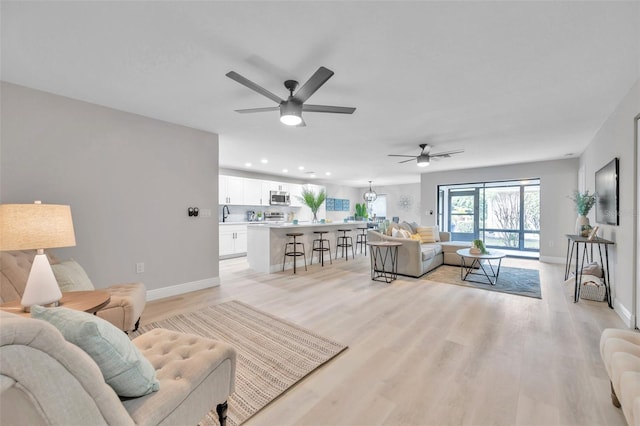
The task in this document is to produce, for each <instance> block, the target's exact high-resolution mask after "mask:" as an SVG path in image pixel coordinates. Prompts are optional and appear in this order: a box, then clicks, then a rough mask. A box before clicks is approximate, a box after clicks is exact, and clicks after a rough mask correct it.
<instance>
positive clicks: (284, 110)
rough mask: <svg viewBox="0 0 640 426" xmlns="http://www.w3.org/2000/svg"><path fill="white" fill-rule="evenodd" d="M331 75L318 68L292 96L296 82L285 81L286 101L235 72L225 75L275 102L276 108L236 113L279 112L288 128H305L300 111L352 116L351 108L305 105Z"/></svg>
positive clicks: (281, 119) (352, 110)
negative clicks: (287, 93) (287, 92)
mask: <svg viewBox="0 0 640 426" xmlns="http://www.w3.org/2000/svg"><path fill="white" fill-rule="evenodd" d="M332 75H333V71H331V70H330V69H328V68H325V67H320V68H318V70H317V71H316V72H315V73H314V74H313V75H312V76H311V78H310V79H309V80H307V82H306V83H305V84H303V85H302V87H301V88H300V90H298V91H297V92H296V94H295V95H294V94H293V92H294V91H295V90H296V88H297V87H298V82H297V81H295V80H287V81H285V82H284V87H286V88H287V90H288V91H289V97H288V98H287V100H284V99H281V98H280V97H279V96H278V95H274V94H273V93H271V92H270V91H268V90H267V89H265V88H263V87H261V86H258V85H257V84H256V83H254V82H252V81H251V80H248V79H246V78H245V77H243V76H241V75H240V74H238V73H237V72H235V71H230V72H228V73H227V74H226V76H227V77H229V78H230V79H232V80H235V81H237V82H238V83H240V84H242V85H243V86H247V87H248V88H249V89H251V90H253V91H256V92H258V93H260V94H261V95H263V96H266V97H267V98H269V99H271V100H272V101H274V102H276V103H277V104H278V106H274V107H266V108H249V109H237V110H236V112H239V113H241V114H245V113H251V112H266V111H278V110H280V121H281V122H282V123H284V124H286V125H288V126H305V123H304V120H303V119H302V111H305V112H328V113H333V114H353V112H354V111H355V110H356V109H355V108H351V107H340V106H330V105H309V104H305V102H306V101H307V99H309V98H310V97H311V95H313V94H314V93H315V92H316V90H318V89H319V88H320V87H321V86H322V85H323V84H324V83H326V82H327V80H329V79H330V78H331V76H332Z"/></svg>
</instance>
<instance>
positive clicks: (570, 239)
mask: <svg viewBox="0 0 640 426" xmlns="http://www.w3.org/2000/svg"><path fill="white" fill-rule="evenodd" d="M566 237H567V259H566V263H565V269H564V279H565V280H567V279H568V278H569V273H570V271H571V258H572V257H573V253H574V252H575V253H576V257H575V261H576V270H575V278H576V279H575V288H574V299H573V302H574V303H578V300H579V299H580V286H581V285H582V268H583V267H584V262H585V260H586V261H590V262H593V246H594V245H597V246H598V253H599V255H600V265H601V266H602V281H603V284H604V288H605V290H606V298H607V304H608V305H609V307H610V308H611V309H613V304H612V302H611V285H610V282H609V245H613V244H615V243H614V242H613V241H609V240H605V239H604V238H598V237H594V238H592V239H591V240H590V239H589V238H587V237H583V236H581V235H572V234H566ZM580 244H582V261H580V260H579V253H580ZM587 246H590V247H589V248H590V249H591V250H587ZM602 246H604V262H603V261H602ZM589 252H590V255H589Z"/></svg>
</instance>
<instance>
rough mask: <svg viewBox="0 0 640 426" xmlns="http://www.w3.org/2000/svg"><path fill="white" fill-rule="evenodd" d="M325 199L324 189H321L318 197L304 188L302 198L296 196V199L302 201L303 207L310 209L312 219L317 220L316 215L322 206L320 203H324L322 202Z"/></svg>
mask: <svg viewBox="0 0 640 426" xmlns="http://www.w3.org/2000/svg"><path fill="white" fill-rule="evenodd" d="M326 198H327V194H326V193H325V192H324V189H321V190H320V192H319V193H318V195H316V193H315V192H313V191H311V190H309V189H306V188H304V189H303V190H302V196H298V199H299V200H300V201H302V203H303V204H304V205H305V206H307V207H309V208H310V209H311V212H312V213H313V217H314V219H317V218H316V214H317V213H318V210H319V209H320V206H322V203H324V200H325V199H326Z"/></svg>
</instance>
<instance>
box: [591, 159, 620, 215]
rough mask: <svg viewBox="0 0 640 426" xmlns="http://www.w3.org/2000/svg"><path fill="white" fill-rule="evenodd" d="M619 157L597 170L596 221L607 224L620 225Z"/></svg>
mask: <svg viewBox="0 0 640 426" xmlns="http://www.w3.org/2000/svg"><path fill="white" fill-rule="evenodd" d="M619 167H620V166H619V161H618V158H617V157H616V158H614V159H613V160H611V161H609V163H607V165H606V166H604V167H603V168H601V169H600V170H598V171H597V172H596V194H597V196H598V197H597V198H598V201H597V203H596V222H598V223H603V224H606V225H619V224H620V220H619V217H618V206H619V200H618V199H619V195H620V194H619V192H618V171H619Z"/></svg>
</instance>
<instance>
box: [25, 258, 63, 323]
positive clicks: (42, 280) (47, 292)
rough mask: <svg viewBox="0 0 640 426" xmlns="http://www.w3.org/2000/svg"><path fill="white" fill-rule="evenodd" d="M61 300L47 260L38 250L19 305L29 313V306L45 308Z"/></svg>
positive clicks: (60, 293)
mask: <svg viewBox="0 0 640 426" xmlns="http://www.w3.org/2000/svg"><path fill="white" fill-rule="evenodd" d="M61 298H62V292H61V291H60V287H58V282H57V281H56V277H55V275H53V270H51V265H50V264H49V259H47V255H46V254H44V252H42V253H41V251H40V250H38V254H36V256H35V257H34V258H33V264H32V265H31V271H30V272H29V278H28V279H27V285H26V286H25V288H24V293H23V294H22V300H21V301H20V304H21V305H22V307H23V309H24V311H25V312H29V311H28V309H29V307H30V306H31V305H42V306H46V305H50V304H52V303H58V301H59V300H60V299H61Z"/></svg>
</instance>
